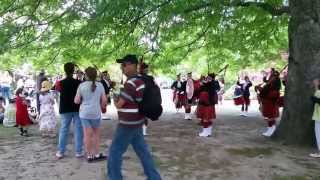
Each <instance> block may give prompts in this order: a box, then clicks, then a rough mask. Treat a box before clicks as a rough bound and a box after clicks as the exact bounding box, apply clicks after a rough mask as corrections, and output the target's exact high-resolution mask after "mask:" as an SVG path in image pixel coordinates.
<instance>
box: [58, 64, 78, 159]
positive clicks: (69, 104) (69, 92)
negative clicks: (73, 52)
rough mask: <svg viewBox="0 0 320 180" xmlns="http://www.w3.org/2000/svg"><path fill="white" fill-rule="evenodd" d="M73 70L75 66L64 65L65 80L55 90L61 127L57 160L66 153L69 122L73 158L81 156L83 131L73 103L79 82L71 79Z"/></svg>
mask: <svg viewBox="0 0 320 180" xmlns="http://www.w3.org/2000/svg"><path fill="white" fill-rule="evenodd" d="M74 69H75V65H74V64H73V63H71V62H69V63H66V64H65V65H64V71H65V74H66V78H65V79H63V80H61V81H60V83H59V87H58V88H56V90H58V91H59V92H60V101H59V104H60V105H59V113H60V117H61V127H60V131H59V142H58V151H57V153H56V157H57V158H59V159H61V158H63V156H64V153H65V151H66V146H67V141H68V133H69V128H70V124H71V122H73V127H74V142H75V151H76V154H75V156H76V157H82V156H83V151H82V146H83V129H82V125H81V121H80V118H79V105H78V104H75V103H74V98H75V96H76V93H77V89H78V86H79V85H80V83H81V81H79V80H76V79H74V78H73V77H72V76H73V73H74Z"/></svg>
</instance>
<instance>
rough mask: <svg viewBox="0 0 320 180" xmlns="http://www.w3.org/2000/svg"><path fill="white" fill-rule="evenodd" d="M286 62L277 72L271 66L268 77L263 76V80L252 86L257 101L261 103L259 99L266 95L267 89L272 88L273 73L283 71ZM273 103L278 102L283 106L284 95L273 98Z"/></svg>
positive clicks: (285, 67)
mask: <svg viewBox="0 0 320 180" xmlns="http://www.w3.org/2000/svg"><path fill="white" fill-rule="evenodd" d="M287 67H288V64H286V65H285V66H284V67H283V68H282V69H281V70H280V71H279V72H277V71H276V70H275V69H274V68H271V74H270V77H269V79H267V78H266V77H264V78H263V79H264V82H262V83H260V84H258V85H256V86H255V87H254V90H255V92H256V93H257V99H258V102H259V103H261V100H262V99H263V98H265V97H266V96H267V94H268V93H269V91H270V90H271V89H272V88H271V86H272V83H274V80H275V79H274V77H273V76H274V74H278V75H280V74H281V73H283V71H284V70H285V69H287ZM275 103H276V104H278V106H279V107H283V106H284V96H280V97H279V98H278V99H276V100H275Z"/></svg>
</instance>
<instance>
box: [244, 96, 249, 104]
mask: <svg viewBox="0 0 320 180" xmlns="http://www.w3.org/2000/svg"><path fill="white" fill-rule="evenodd" d="M243 100H244V102H243V104H245V105H247V106H249V105H250V96H243Z"/></svg>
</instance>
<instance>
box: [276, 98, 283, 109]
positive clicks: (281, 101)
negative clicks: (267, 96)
mask: <svg viewBox="0 0 320 180" xmlns="http://www.w3.org/2000/svg"><path fill="white" fill-rule="evenodd" d="M277 103H278V105H279V107H283V106H284V96H280V97H279V99H278V102H277Z"/></svg>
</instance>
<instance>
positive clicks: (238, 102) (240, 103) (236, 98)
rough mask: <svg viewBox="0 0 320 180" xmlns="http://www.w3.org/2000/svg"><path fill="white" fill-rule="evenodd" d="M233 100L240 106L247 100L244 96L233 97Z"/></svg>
mask: <svg viewBox="0 0 320 180" xmlns="http://www.w3.org/2000/svg"><path fill="white" fill-rule="evenodd" d="M233 102H234V104H235V105H236V106H239V105H242V104H244V102H245V100H244V98H243V96H238V97H234V98H233Z"/></svg>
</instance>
